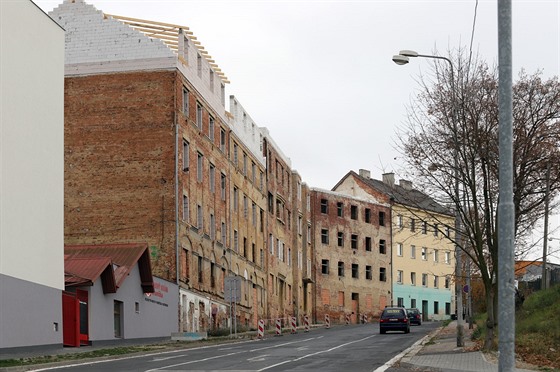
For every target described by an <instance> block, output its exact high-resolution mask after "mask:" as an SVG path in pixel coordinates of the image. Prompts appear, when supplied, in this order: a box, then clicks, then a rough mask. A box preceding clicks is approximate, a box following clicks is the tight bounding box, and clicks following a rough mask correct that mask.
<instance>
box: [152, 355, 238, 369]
mask: <svg viewBox="0 0 560 372" xmlns="http://www.w3.org/2000/svg"><path fill="white" fill-rule="evenodd" d="M240 353H242V352H237V353H229V354H223V355H216V356H213V357H208V358H203V359H197V360H189V361H188V362H184V363H177V364H173V365H170V366H165V367H160V368H154V369H147V370H146V371H145V372H154V371H162V370H164V369H167V368H173V367H179V366H184V365H187V364H192V363H198V362H206V361H208V360H213V359H219V358H225V357H228V356H231V355H235V354H240Z"/></svg>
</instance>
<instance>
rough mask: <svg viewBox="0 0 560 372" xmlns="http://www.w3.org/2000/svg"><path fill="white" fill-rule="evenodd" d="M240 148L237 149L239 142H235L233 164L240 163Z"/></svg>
mask: <svg viewBox="0 0 560 372" xmlns="http://www.w3.org/2000/svg"><path fill="white" fill-rule="evenodd" d="M238 160H239V158H238V149H237V143H235V142H234V143H233V164H234V165H235V166H236V167H237V165H238Z"/></svg>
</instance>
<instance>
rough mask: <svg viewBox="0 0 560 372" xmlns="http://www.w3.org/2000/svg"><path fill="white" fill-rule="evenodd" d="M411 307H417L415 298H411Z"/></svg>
mask: <svg viewBox="0 0 560 372" xmlns="http://www.w3.org/2000/svg"><path fill="white" fill-rule="evenodd" d="M410 307H412V308H415V307H416V299H415V298H411V299H410Z"/></svg>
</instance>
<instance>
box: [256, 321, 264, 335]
mask: <svg viewBox="0 0 560 372" xmlns="http://www.w3.org/2000/svg"><path fill="white" fill-rule="evenodd" d="M257 337H258V338H260V339H261V340H262V339H263V338H264V320H263V319H261V320H259V329H258V334H257Z"/></svg>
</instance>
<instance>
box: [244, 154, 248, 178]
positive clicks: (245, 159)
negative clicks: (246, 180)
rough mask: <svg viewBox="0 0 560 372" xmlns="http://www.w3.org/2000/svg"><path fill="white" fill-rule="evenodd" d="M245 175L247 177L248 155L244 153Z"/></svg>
mask: <svg viewBox="0 0 560 372" xmlns="http://www.w3.org/2000/svg"><path fill="white" fill-rule="evenodd" d="M243 175H244V176H246V175H247V154H246V153H245V152H243Z"/></svg>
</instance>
